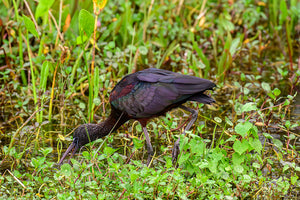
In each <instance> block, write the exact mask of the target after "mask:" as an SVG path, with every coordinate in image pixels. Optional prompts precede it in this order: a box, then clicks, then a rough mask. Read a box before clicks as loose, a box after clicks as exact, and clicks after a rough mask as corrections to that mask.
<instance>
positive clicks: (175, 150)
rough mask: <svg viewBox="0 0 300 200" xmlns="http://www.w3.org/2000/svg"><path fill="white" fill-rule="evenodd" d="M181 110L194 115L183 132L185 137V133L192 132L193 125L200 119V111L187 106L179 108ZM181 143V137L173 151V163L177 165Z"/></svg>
mask: <svg viewBox="0 0 300 200" xmlns="http://www.w3.org/2000/svg"><path fill="white" fill-rule="evenodd" d="M179 108H181V109H183V110H186V111H188V112H190V113H192V119H191V120H190V122H189V123H188V125H187V126H186V127H185V129H184V131H183V132H182V134H184V135H185V132H186V131H188V130H190V128H191V127H192V125H193V124H194V123H195V121H196V119H197V117H198V111H197V110H194V109H191V108H188V107H186V106H183V105H181V106H179ZM179 141H180V137H179V138H178V139H177V141H176V142H175V143H174V148H173V151H172V162H173V163H175V162H176V160H177V158H178V155H179V152H180V150H179Z"/></svg>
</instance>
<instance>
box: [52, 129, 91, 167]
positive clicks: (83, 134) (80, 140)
mask: <svg viewBox="0 0 300 200" xmlns="http://www.w3.org/2000/svg"><path fill="white" fill-rule="evenodd" d="M94 129H95V127H93V124H84V125H81V126H79V127H78V128H77V129H76V130H75V131H74V134H73V142H72V143H71V144H70V146H69V147H68V149H67V150H66V152H65V153H64V155H63V156H62V157H61V159H60V161H59V163H58V164H59V165H61V164H62V162H63V160H64V159H65V158H66V156H67V155H68V154H69V153H70V152H72V153H71V157H72V156H73V155H74V154H75V153H76V151H77V150H78V149H80V148H81V147H82V146H84V145H85V144H87V143H89V142H91V141H93V138H91V133H92V132H93V131H94Z"/></svg>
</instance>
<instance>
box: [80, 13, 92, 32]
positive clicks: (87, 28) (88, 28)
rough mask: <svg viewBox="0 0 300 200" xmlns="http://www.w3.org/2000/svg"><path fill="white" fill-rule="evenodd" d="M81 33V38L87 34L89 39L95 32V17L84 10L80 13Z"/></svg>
mask: <svg viewBox="0 0 300 200" xmlns="http://www.w3.org/2000/svg"><path fill="white" fill-rule="evenodd" d="M79 31H80V35H81V36H83V32H85V34H86V36H87V37H88V38H89V37H90V36H91V35H92V33H93V32H94V17H93V15H92V14H91V13H90V12H89V11H87V10H84V9H81V10H80V12H79Z"/></svg>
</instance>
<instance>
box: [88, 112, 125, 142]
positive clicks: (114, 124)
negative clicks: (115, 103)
mask: <svg viewBox="0 0 300 200" xmlns="http://www.w3.org/2000/svg"><path fill="white" fill-rule="evenodd" d="M126 121H128V118H127V117H126V116H124V115H123V114H118V115H116V114H115V113H111V114H110V116H109V117H108V118H107V119H106V120H105V121H103V122H100V123H99V124H90V125H92V129H91V130H89V136H90V140H91V141H94V140H96V139H98V138H102V137H104V136H106V135H108V134H110V133H112V132H113V131H115V130H117V129H118V128H119V127H120V126H121V125H122V124H124V123H125V122H126Z"/></svg>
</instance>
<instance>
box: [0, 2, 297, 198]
mask: <svg viewBox="0 0 300 200" xmlns="http://www.w3.org/2000/svg"><path fill="white" fill-rule="evenodd" d="M0 13H1V16H0V30H1V31H0V35H1V38H0V46H1V47H0V58H1V59H0V171H1V176H0V194H1V198H3V199H4V198H5V199H22V198H23V199H281V198H283V199H298V198H299V196H300V192H299V191H300V179H299V176H300V156H299V153H300V142H299V140H300V128H299V127H300V123H299V122H300V117H299V115H300V113H299V104H300V103H299V101H300V100H299V95H298V96H297V92H298V93H299V91H300V90H299V89H300V84H299V83H300V58H299V55H300V51H299V49H300V25H299V24H300V23H299V22H300V18H299V16H300V3H299V1H297V0H290V1H285V0H262V1H253V0H239V1H236V2H234V1H231V0H229V1H228V0H227V1H225V0H219V1H216V0H208V1H207V0H203V1H196V0H190V1H184V0H179V1H154V0H145V1H142V0H135V1H125V0H119V1H116V0H111V1H108V2H107V3H106V1H95V2H93V1H62V0H60V1H54V0H47V1H46V0H39V1H20V0H3V1H1V3H0ZM148 67H156V68H162V69H167V70H172V71H176V72H181V73H183V74H190V75H194V76H198V77H204V78H207V79H210V80H213V81H214V82H215V83H216V84H217V85H218V87H217V88H216V89H215V91H214V92H213V93H212V96H213V97H214V98H215V99H216V101H217V104H215V105H213V106H209V107H207V106H204V105H202V104H196V103H190V105H189V106H192V107H194V108H197V109H198V110H199V111H200V112H199V113H200V114H199V117H198V120H197V121H196V123H195V125H194V126H193V127H192V130H191V131H189V132H188V133H187V136H185V137H183V136H180V137H182V138H181V143H180V146H181V147H180V148H181V154H180V155H179V160H178V167H175V166H173V165H172V161H171V148H172V145H173V143H174V141H176V139H177V138H178V137H179V135H180V131H181V130H180V129H178V128H177V127H180V125H181V124H183V123H184V122H185V121H186V119H187V118H188V116H187V114H186V113H184V112H183V111H181V110H173V111H171V112H169V113H168V114H167V116H166V117H161V118H158V119H153V120H152V121H151V122H150V123H149V124H148V130H149V133H150V134H151V140H152V144H153V147H154V150H155V155H154V159H153V162H152V163H151V167H150V168H148V167H146V166H145V162H146V158H147V155H146V154H147V153H146V152H147V151H146V148H145V142H144V138H143V133H142V130H141V126H140V125H139V124H138V123H137V122H130V123H127V124H126V125H125V126H123V127H121V128H120V129H119V130H118V131H117V132H116V133H113V134H111V135H109V136H107V137H105V138H102V139H99V140H97V141H95V142H93V143H92V144H90V145H88V146H87V147H86V148H85V149H82V150H81V152H80V154H79V155H77V156H76V157H74V158H72V159H71V163H72V166H71V165H69V164H63V165H62V166H61V168H60V169H59V167H58V166H57V165H56V163H57V162H58V160H59V158H60V156H61V154H62V153H63V151H64V149H63V148H66V147H67V145H68V144H69V142H70V141H71V140H72V136H71V134H72V130H74V128H76V127H77V126H78V125H80V124H83V123H88V122H90V123H97V121H100V120H102V119H104V118H106V117H107V115H108V114H109V109H110V107H109V102H108V99H109V94H110V91H111V89H112V88H113V86H114V85H115V84H116V83H117V82H118V80H120V79H121V78H122V77H123V76H124V75H126V74H128V73H132V72H135V71H138V70H141V69H145V68H148ZM297 105H298V106H297Z"/></svg>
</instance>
